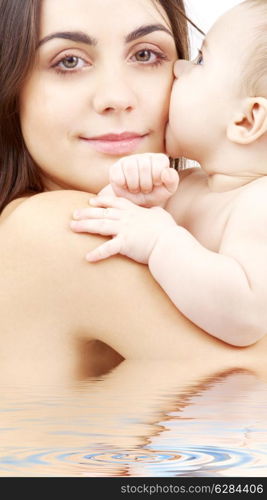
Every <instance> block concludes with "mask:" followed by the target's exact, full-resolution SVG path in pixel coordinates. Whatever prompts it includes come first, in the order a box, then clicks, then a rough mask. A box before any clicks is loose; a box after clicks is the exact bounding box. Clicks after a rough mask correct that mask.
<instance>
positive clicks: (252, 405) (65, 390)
mask: <svg viewBox="0 0 267 500" xmlns="http://www.w3.org/2000/svg"><path fill="white" fill-rule="evenodd" d="M263 375H264V374H262V373H261V374H259V373H256V372H254V371H252V370H250V371H249V370H241V369H238V370H223V371H221V373H220V372H219V371H218V372H217V373H216V374H215V373H212V372H210V371H209V370H208V367H205V368H204V367H201V369H200V367H196V366H194V367H192V366H188V364H187V366H181V364H179V365H178V364H174V363H169V362H168V363H166V362H165V363H164V362H162V363H160V362H151V363H147V362H129V361H124V362H122V363H121V364H120V365H119V366H117V367H116V368H115V369H114V370H112V371H111V372H110V373H108V374H107V375H104V376H102V377H98V378H92V379H88V380H86V381H83V382H79V383H75V384H73V385H72V386H71V387H70V386H69V387H67V386H65V387H44V386H41V387H28V388H25V387H6V386H5V387H1V389H0V397H1V405H0V440H1V451H0V475H1V476H53V475H54V476H105V477H106V476H147V477H155V476H169V477H171V476H172V477H174V476H205V475H206V476H254V477H256V476H258V477H263V476H266V475H267V474H266V471H267V418H266V417H267V404H266V401H267V398H266V395H267V382H266V379H265V376H263Z"/></svg>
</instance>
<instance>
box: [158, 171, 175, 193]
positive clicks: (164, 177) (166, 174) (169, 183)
mask: <svg viewBox="0 0 267 500" xmlns="http://www.w3.org/2000/svg"><path fill="white" fill-rule="evenodd" d="M161 181H162V183H163V184H164V186H165V187H166V189H167V190H168V191H169V193H171V194H174V193H175V191H176V190H177V187H178V184H179V175H178V172H177V171H176V170H174V168H164V169H163V170H162V172H161Z"/></svg>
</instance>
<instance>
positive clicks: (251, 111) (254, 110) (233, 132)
mask: <svg viewBox="0 0 267 500" xmlns="http://www.w3.org/2000/svg"><path fill="white" fill-rule="evenodd" d="M265 132H267V99H265V97H248V98H247V99H245V101H244V102H243V109H242V111H239V112H238V113H236V115H235V116H234V117H233V120H232V121H231V123H230V124H229V125H228V127H227V137H228V139H229V140H230V141H231V142H235V143H237V144H251V143H252V142H254V141H256V140H257V139H259V137H261V136H262V135H263V134H265Z"/></svg>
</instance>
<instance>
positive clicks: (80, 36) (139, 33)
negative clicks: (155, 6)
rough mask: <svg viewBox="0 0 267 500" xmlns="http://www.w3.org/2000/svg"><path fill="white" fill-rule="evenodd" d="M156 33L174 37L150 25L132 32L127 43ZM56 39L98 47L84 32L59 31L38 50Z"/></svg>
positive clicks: (45, 38)
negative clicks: (159, 32) (160, 32)
mask: <svg viewBox="0 0 267 500" xmlns="http://www.w3.org/2000/svg"><path fill="white" fill-rule="evenodd" d="M154 31H164V32H165V33H167V34H168V35H170V36H171V37H173V34H172V32H171V31H170V30H169V29H168V28H166V26H164V25H163V24H148V25H144V26H140V27H139V28H137V29H135V30H134V31H131V33H129V34H128V35H127V36H126V37H125V42H126V43H130V42H133V41H134V40H137V39H138V38H141V37H143V36H145V35H149V33H153V32H154ZM54 38H63V39H64V40H71V41H72V42H78V43H79V42H80V43H85V44H86V45H93V46H96V45H97V40H96V39H95V38H93V37H91V36H89V35H87V34H86V33H84V32H83V31H58V32H55V33H51V34H50V35H47V36H45V37H44V38H42V40H40V41H39V43H38V46H37V48H39V47H41V46H42V45H44V44H45V43H47V42H49V41H50V40H53V39H54Z"/></svg>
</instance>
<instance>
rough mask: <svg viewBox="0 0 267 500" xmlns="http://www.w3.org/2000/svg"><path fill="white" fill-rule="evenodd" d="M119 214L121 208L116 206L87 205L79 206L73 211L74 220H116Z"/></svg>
mask: <svg viewBox="0 0 267 500" xmlns="http://www.w3.org/2000/svg"><path fill="white" fill-rule="evenodd" d="M120 216H121V210H119V209H118V208H111V207H107V208H104V207H94V208H93V207H89V208H80V209H78V210H75V211H74V212H73V219H74V220H83V219H112V220H118V219H120Z"/></svg>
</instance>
